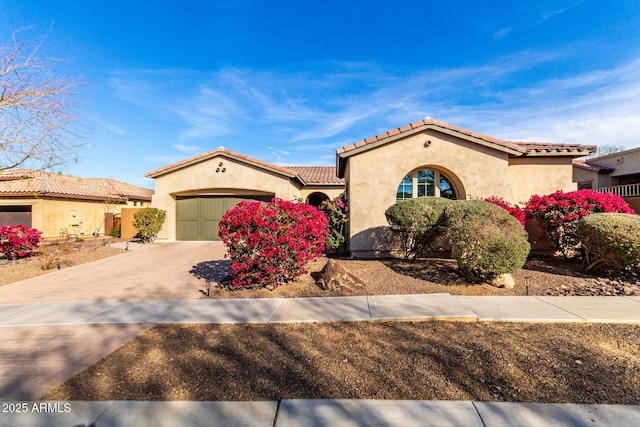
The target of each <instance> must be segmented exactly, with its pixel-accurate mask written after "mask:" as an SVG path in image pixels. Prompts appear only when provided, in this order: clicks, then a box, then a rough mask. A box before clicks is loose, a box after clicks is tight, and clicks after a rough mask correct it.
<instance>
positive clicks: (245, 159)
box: [144, 148, 302, 181]
mask: <svg viewBox="0 0 640 427" xmlns="http://www.w3.org/2000/svg"><path fill="white" fill-rule="evenodd" d="M216 156H223V157H227V158H230V159H232V160H236V161H238V162H240V163H245V164H249V165H252V166H255V167H257V168H260V169H264V170H268V171H271V172H274V173H277V174H279V175H284V176H287V177H289V178H297V179H299V180H300V181H302V179H301V178H300V177H299V176H298V174H297V173H296V172H295V171H292V170H290V169H287V168H286V167H284V166H278V165H274V164H271V163H268V162H264V161H262V160H258V159H254V158H252V157H249V156H246V155H243V154H240V153H236V152H234V151H231V150H227V149H220V148H216V149H215V150H211V151H207V152H205V153H202V154H198V155H197V156H193V157H190V158H188V159H184V160H180V161H178V162H175V163H172V164H170V165H167V166H163V167H161V168H158V169H154V170H152V171H150V172H147V173H145V174H144V176H145V177H147V178H158V177H160V176H162V175H166V174H168V173H172V172H175V171H177V170H180V169H183V168H185V167H188V166H192V165H195V164H198V163H202V162H204V161H207V160H210V159H212V158H214V157H216Z"/></svg>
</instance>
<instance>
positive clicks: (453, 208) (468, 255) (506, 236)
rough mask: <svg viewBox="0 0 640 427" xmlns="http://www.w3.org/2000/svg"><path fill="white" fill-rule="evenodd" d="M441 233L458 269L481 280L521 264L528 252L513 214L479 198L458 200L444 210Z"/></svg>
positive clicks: (524, 236)
mask: <svg viewBox="0 0 640 427" xmlns="http://www.w3.org/2000/svg"><path fill="white" fill-rule="evenodd" d="M443 226H444V227H446V231H445V236H446V237H447V239H448V240H449V241H450V243H451V255H452V256H453V258H455V260H456V262H457V263H458V268H459V269H460V273H461V275H462V276H464V277H465V278H466V279H467V280H469V281H470V282H484V281H490V280H493V279H495V278H496V277H498V276H499V275H501V274H505V273H513V272H514V271H516V270H518V269H520V268H522V266H523V265H524V263H525V261H526V260H527V255H528V254H529V249H530V246H529V242H528V241H527V234H526V232H525V231H524V229H523V228H522V226H521V225H520V223H519V222H518V220H516V219H515V218H514V217H513V216H511V215H510V214H509V213H508V212H507V211H505V210H504V209H502V208H501V207H499V206H496V205H494V204H491V203H489V202H485V201H482V200H460V201H456V202H453V203H451V204H450V205H449V206H447V207H446V208H445V210H444V217H443Z"/></svg>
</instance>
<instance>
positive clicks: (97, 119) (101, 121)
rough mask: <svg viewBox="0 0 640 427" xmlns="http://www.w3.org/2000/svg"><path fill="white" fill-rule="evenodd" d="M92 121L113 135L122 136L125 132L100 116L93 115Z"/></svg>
mask: <svg viewBox="0 0 640 427" xmlns="http://www.w3.org/2000/svg"><path fill="white" fill-rule="evenodd" d="M93 121H94V122H96V123H97V124H98V125H100V127H102V128H104V129H106V130H107V131H108V132H110V133H112V134H114V135H118V136H122V135H124V134H125V131H124V130H123V129H122V128H119V127H118V126H116V125H114V124H113V123H111V122H108V121H107V120H104V119H102V118H100V117H93Z"/></svg>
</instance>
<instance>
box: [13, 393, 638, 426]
mask: <svg viewBox="0 0 640 427" xmlns="http://www.w3.org/2000/svg"><path fill="white" fill-rule="evenodd" d="M21 405H26V409H27V411H26V413H2V414H1V415H0V417H2V418H0V424H2V425H3V426H22V425H25V426H26V425H28V426H53V427H55V426H78V425H80V426H95V427H100V426H265V427H271V426H275V427H299V426H318V427H320V426H372V425H375V426H402V427H410V426H416V427H417V426H421V427H422V426H425V427H428V426H465V427H467V426H468V427H473V426H478V427H483V426H486V427H494V426H496V427H497V426H532V427H533V426H535V427H547V426H616V427H632V426H638V425H640V407H638V406H625V405H575V404H542V403H509V402H465V401H462V402H460V401H458V402H456V401H419V400H411V401H409V400H404V401H402V400H401V401H398V400H331V399H326V400H281V401H278V402H277V401H265V402H137V401H106V402H22V403H21ZM34 405H35V406H34ZM42 405H45V406H42Z"/></svg>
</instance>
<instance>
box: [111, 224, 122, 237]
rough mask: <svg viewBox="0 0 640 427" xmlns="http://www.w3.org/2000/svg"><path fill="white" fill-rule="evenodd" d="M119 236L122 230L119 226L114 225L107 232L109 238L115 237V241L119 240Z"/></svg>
mask: <svg viewBox="0 0 640 427" xmlns="http://www.w3.org/2000/svg"><path fill="white" fill-rule="evenodd" d="M121 235H122V229H121V227H120V225H116V226H115V227H113V228H112V229H111V231H110V232H109V236H111V237H115V238H116V239H118V238H120V236H121Z"/></svg>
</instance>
